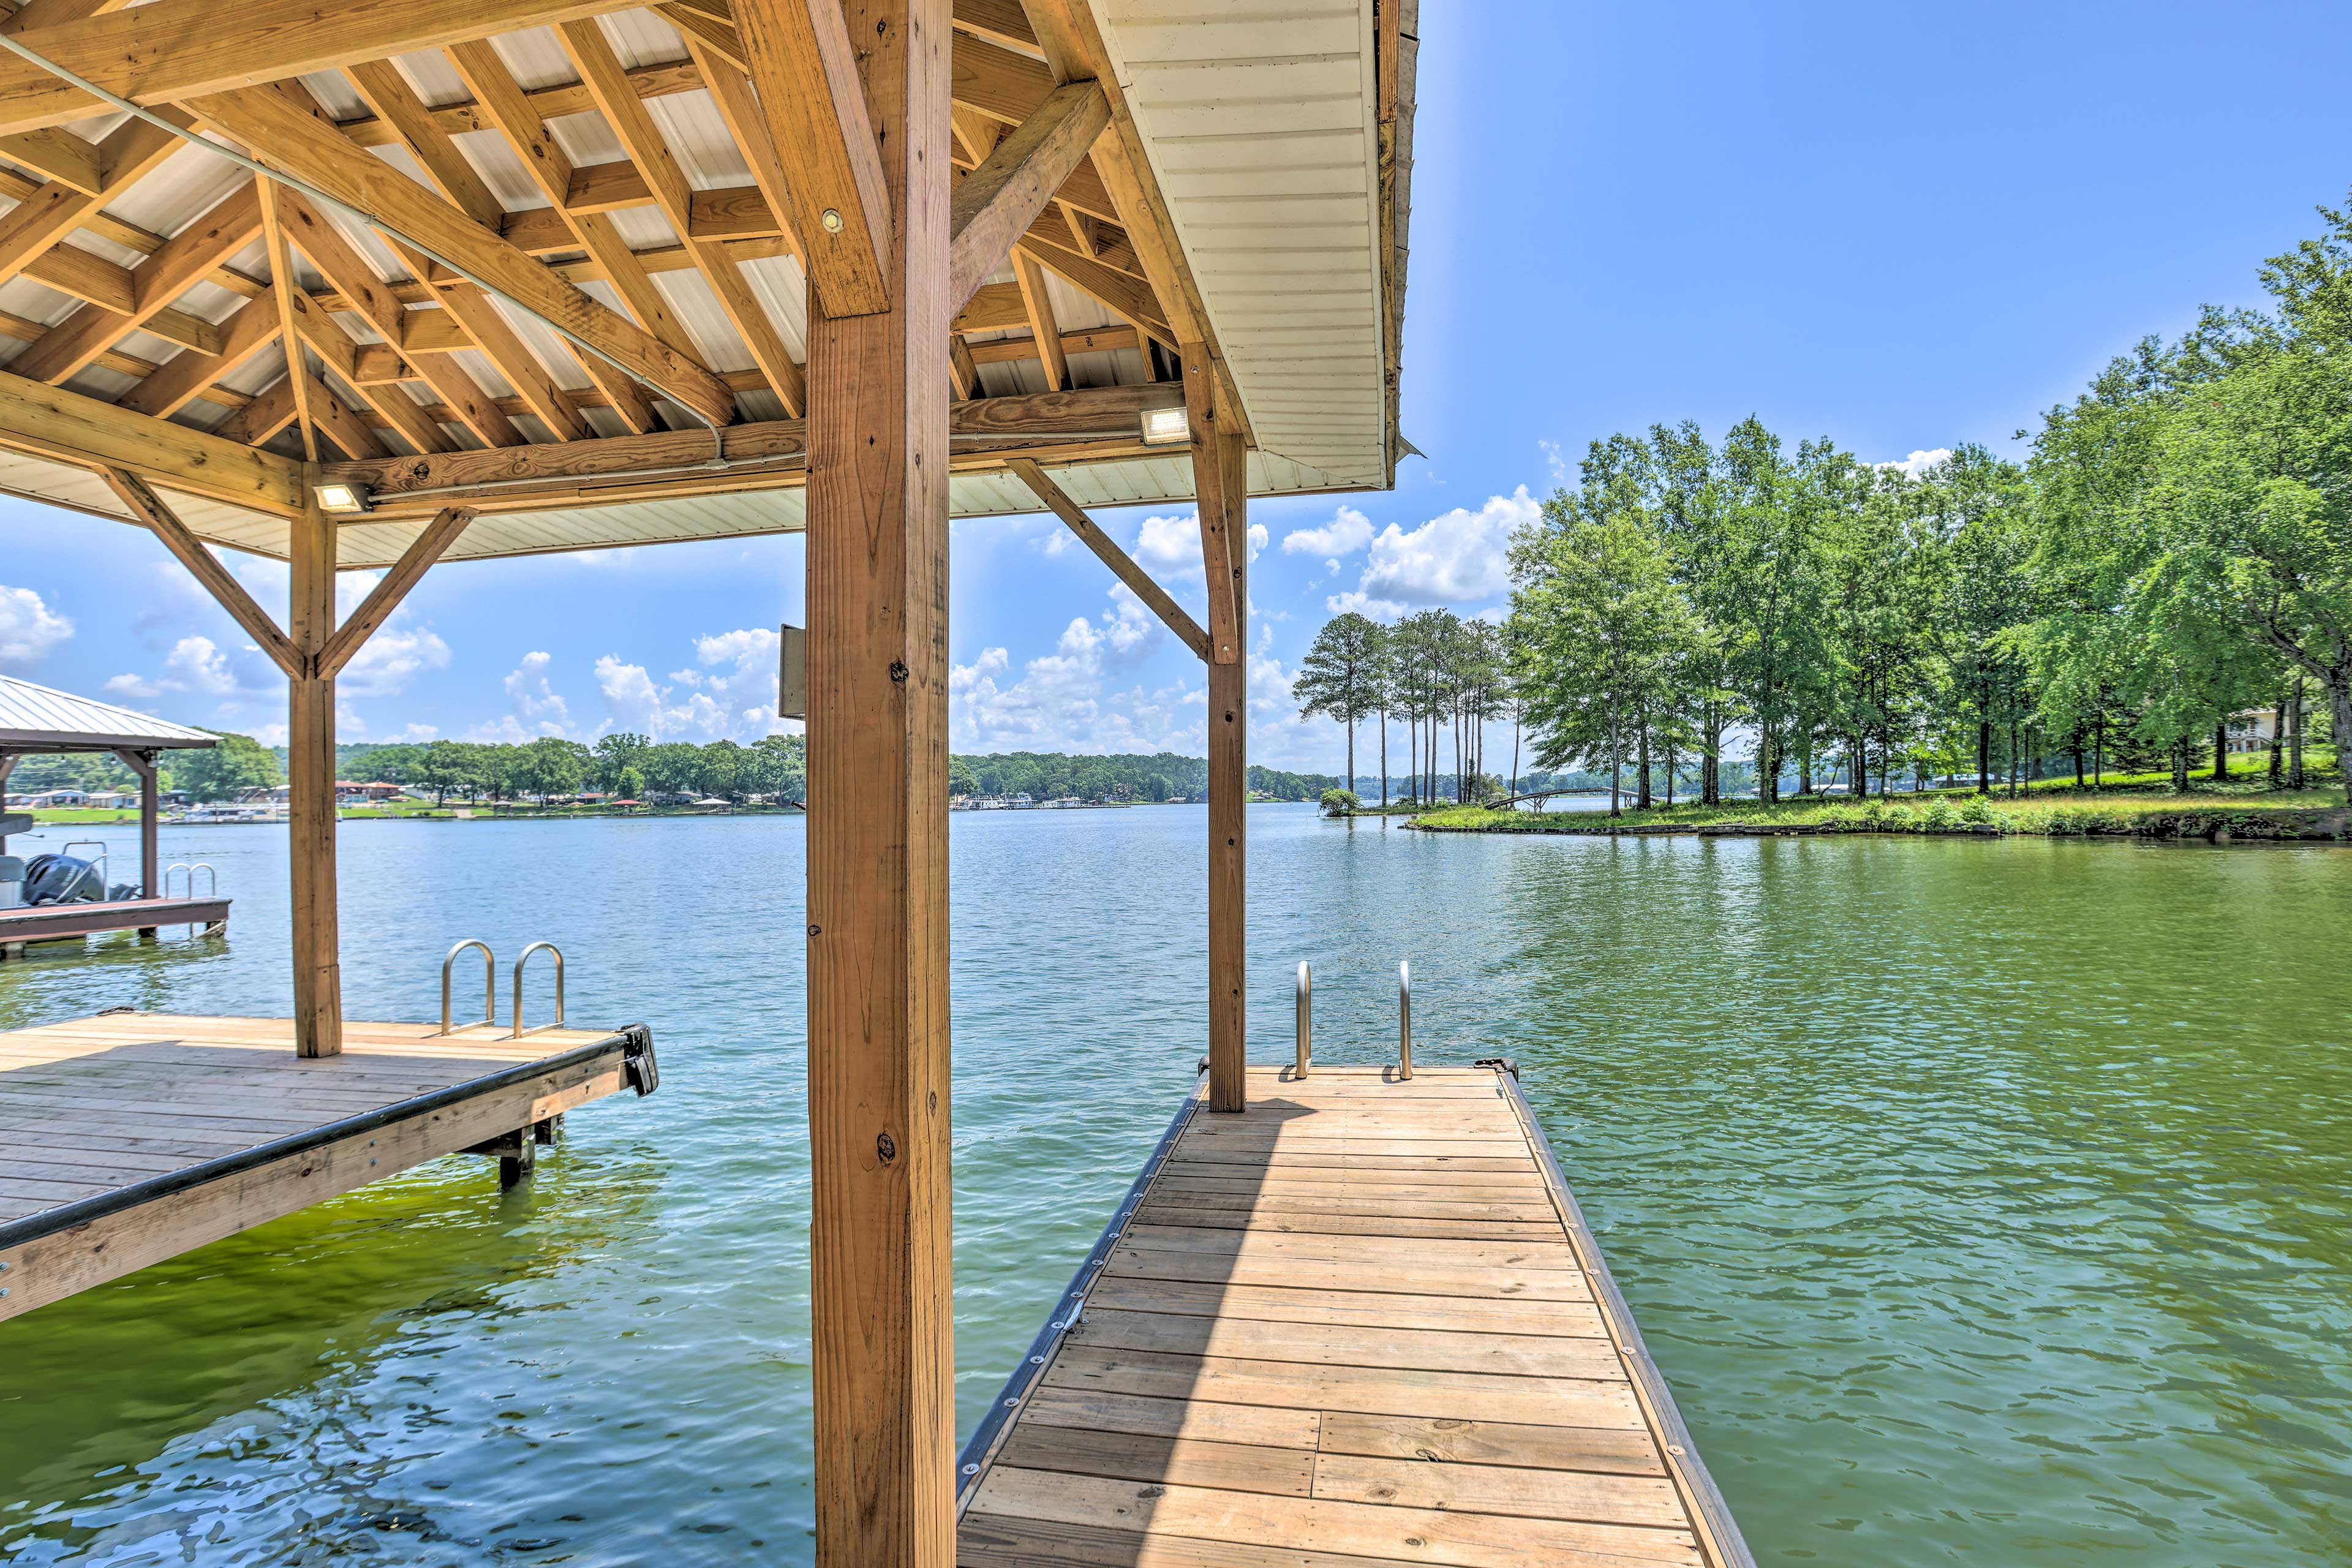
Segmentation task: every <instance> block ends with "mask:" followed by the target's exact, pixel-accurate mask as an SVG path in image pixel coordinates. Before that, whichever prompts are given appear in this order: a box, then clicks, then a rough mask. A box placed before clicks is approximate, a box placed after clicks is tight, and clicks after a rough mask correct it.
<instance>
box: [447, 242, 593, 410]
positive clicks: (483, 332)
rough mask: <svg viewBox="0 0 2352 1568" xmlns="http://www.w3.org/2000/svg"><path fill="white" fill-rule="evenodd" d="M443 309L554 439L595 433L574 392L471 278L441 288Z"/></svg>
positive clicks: (496, 302)
mask: <svg viewBox="0 0 2352 1568" xmlns="http://www.w3.org/2000/svg"><path fill="white" fill-rule="evenodd" d="M441 308H442V309H443V310H446V311H448V313H449V314H450V315H451V316H452V317H454V318H455V319H456V321H457V324H458V325H459V326H461V327H463V328H464V329H465V330H466V335H467V336H468V337H470V338H472V339H473V340H474V346H475V347H476V348H478V349H479V350H480V351H481V352H482V353H483V355H484V357H486V358H488V360H489V362H490V363H492V364H494V365H496V366H497V367H498V371H499V374H500V375H502V376H504V377H506V379H507V381H508V383H509V384H511V385H512V386H513V387H514V389H515V392H516V394H517V395H520V397H521V398H522V400H523V403H524V405H526V406H528V407H529V408H530V411H531V412H532V413H533V414H535V415H537V416H539V422H540V423H541V424H542V425H544V426H547V427H548V429H550V430H551V431H553V432H554V434H555V438H556V439H557V440H559V441H582V440H587V439H589V438H591V437H593V436H594V435H595V434H596V432H595V430H594V429H593V427H592V426H590V425H589V423H588V421H587V420H585V419H583V418H582V417H581V416H580V409H579V405H577V404H575V403H574V402H573V401H572V394H571V393H570V392H569V391H567V390H565V389H564V388H563V387H562V386H560V385H558V384H556V380H555V378H554V377H553V376H552V375H550V374H548V372H547V367H546V366H545V365H543V364H541V363H540V362H539V356H538V355H536V354H534V353H531V351H530V344H528V343H526V342H523V340H522V334H521V333H520V332H518V331H515V330H514V327H513V325H512V324H511V323H510V322H509V321H507V319H506V316H505V315H504V313H503V312H501V311H500V310H499V305H498V301H497V300H493V299H491V298H490V297H489V296H488V294H485V293H483V292H482V291H481V290H480V289H477V288H475V287H474V286H473V285H472V284H471V283H458V284H454V285H452V286H451V287H449V288H447V289H443V290H442V291H441ZM518 439H520V437H518ZM491 444H492V445H493V446H498V445H504V444H506V443H500V442H493V443H491Z"/></svg>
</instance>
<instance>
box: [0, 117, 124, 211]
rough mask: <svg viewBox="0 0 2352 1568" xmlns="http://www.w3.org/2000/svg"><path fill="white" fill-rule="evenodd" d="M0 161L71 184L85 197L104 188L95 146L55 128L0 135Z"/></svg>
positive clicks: (95, 193) (104, 166) (102, 162)
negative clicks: (16, 164)
mask: <svg viewBox="0 0 2352 1568" xmlns="http://www.w3.org/2000/svg"><path fill="white" fill-rule="evenodd" d="M0 158H6V159H8V160H10V161H11V162H13V163H20V164H22V165H23V166H24V167H26V168H27V169H30V170H32V171H34V172H35V173H37V174H39V175H41V177H42V178H44V179H49V180H56V181H58V182H59V183H60V184H67V185H70V186H72V187H73V188H74V189H75V190H77V191H79V192H81V193H82V194H83V195H89V196H94V195H100V193H101V192H103V191H104V190H105V189H106V176H105V169H106V165H105V163H104V161H103V160H102V159H100V157H99V155H98V147H97V145H96V144H95V143H93V142H85V141H83V140H82V139H81V138H80V137H79V136H77V135H75V134H74V133H73V132H70V131H61V130H58V128H57V127H55V126H51V127H49V128H47V130H42V131H19V132H16V134H15V135H13V136H0Z"/></svg>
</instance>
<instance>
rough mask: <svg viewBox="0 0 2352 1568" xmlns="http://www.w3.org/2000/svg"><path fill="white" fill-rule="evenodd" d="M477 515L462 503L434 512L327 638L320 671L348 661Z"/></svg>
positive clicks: (338, 668) (331, 672)
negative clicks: (398, 557)
mask: <svg viewBox="0 0 2352 1568" xmlns="http://www.w3.org/2000/svg"><path fill="white" fill-rule="evenodd" d="M477 515H478V514H477V513H476V512H475V511H474V510H473V509H472V508H470V507H462V506H453V507H444V508H443V509H442V510H440V511H438V512H436V513H435V514H434V518H433V521H430V522H428V523H426V524H425V530H424V531H423V532H421V533H419V534H418V535H417V536H416V537H415V540H413V541H411V542H410V543H409V546H408V548H407V549H405V550H404V551H402V552H400V559H399V560H397V561H395V562H394V563H392V566H391V568H390V569H389V570H388V571H386V572H385V573H384V574H383V578H382V579H381V580H379V581H378V582H377V584H376V585H375V586H374V587H373V589H371V590H370V591H369V593H368V596H367V597H366V598H364V599H362V600H361V601H360V603H359V607H358V608H357V609H354V610H353V611H352V614H351V618H350V619H348V620H346V621H345V622H344V623H343V624H342V625H341V626H339V627H337V628H336V630H335V635H334V636H332V637H329V638H328V639H327V646H326V647H325V648H324V649H322V650H321V651H320V656H319V671H320V674H322V675H327V676H335V675H339V674H341V672H342V668H343V666H345V665H347V664H349V663H351V661H352V655H354V654H356V653H358V652H359V651H360V648H361V647H362V646H363V645H364V644H365V643H366V642H367V640H368V638H370V637H373V636H374V635H375V631H376V628H377V627H378V626H382V625H383V623H384V622H385V621H387V620H389V619H391V618H392V613H393V611H394V610H396V609H398V608H399V607H400V602H401V601H402V600H403V599H404V598H406V597H407V596H408V591H409V590H410V589H411V588H414V587H415V586H416V584H417V583H418V582H419V581H420V580H421V579H422V578H423V577H424V575H425V571H426V569H427V568H429V567H430V566H431V565H432V564H433V563H435V562H436V561H438V560H440V559H441V557H442V556H443V555H444V554H445V553H446V552H447V551H448V549H449V547H450V546H451V545H453V544H455V543H457V536H458V535H459V534H461V533H463V532H465V531H466V525H467V523H469V522H471V521H474V519H475V517H476V516H477Z"/></svg>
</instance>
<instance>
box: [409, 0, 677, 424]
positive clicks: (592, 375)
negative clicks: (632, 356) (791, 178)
mask: <svg viewBox="0 0 2352 1568" xmlns="http://www.w3.org/2000/svg"><path fill="white" fill-rule="evenodd" d="M448 57H449V63H450V64H451V65H452V66H453V67H455V68H456V69H457V74H458V76H459V77H460V78H462V79H464V81H465V83H466V85H467V87H468V88H470V89H472V90H473V93H474V97H475V99H476V100H477V101H478V103H479V104H480V105H481V106H482V109H483V110H484V112H485V113H486V114H487V116H488V124H489V125H490V126H491V127H492V128H494V129H496V130H498V131H499V132H502V133H503V134H504V135H505V136H506V139H507V142H508V143H509V145H510V146H512V147H513V148H514V150H515V153H516V155H517V157H518V158H520V161H521V163H522V165H523V168H524V170H525V171H526V172H527V173H528V174H530V177H531V179H532V180H533V181H534V182H535V183H537V184H538V185H539V188H540V191H541V194H542V195H545V196H546V197H547V199H548V200H549V201H550V202H551V203H552V204H553V210H554V212H555V213H556V216H557V217H558V219H559V221H560V222H561V223H562V226H563V227H564V228H565V229H566V230H568V231H569V232H570V234H571V235H572V238H573V239H574V240H576V241H578V243H579V245H580V247H581V248H583V249H584V250H586V251H587V252H588V254H589V257H590V258H592V259H593V261H594V262H595V264H596V266H597V268H598V272H599V275H600V276H602V277H603V278H604V279H605V280H606V281H607V282H609V283H611V284H612V285H613V287H614V290H615V291H616V292H617V293H619V295H620V296H621V302H622V303H623V304H624V305H625V306H627V307H628V309H629V310H632V311H634V312H635V315H636V318H637V320H638V321H640V322H642V323H643V324H644V325H645V327H646V329H647V330H648V331H651V332H652V333H653V334H654V336H655V337H656V339H657V340H659V341H660V342H664V343H667V344H669V345H670V346H672V347H673V348H682V347H683V346H684V345H685V344H686V342H687V341H688V340H687V334H686V329H685V327H684V325H683V324H682V323H680V322H679V321H677V319H676V318H675V317H674V316H673V315H672V314H671V313H670V309H669V304H668V301H667V300H664V299H663V298H662V297H661V291H660V290H659V289H656V288H655V287H654V282H653V279H651V278H649V277H647V276H646V269H645V268H644V267H642V266H641V265H639V263H638V261H637V258H636V257H635V255H633V254H632V253H631V252H630V250H629V247H628V244H627V242H626V241H625V240H624V239H623V238H622V237H621V235H620V231H619V230H618V229H616V228H614V226H613V225H612V223H611V222H610V220H608V219H605V218H602V217H598V216H593V215H588V214H574V213H572V212H570V211H568V210H567V209H566V208H565V206H564V203H565V202H566V200H567V199H568V198H569V196H570V194H571V189H572V173H573V171H572V159H571V157H570V155H569V154H567V153H565V152H564V151H563V147H562V143H561V142H557V141H556V139H555V136H554V134H553V132H550V131H549V130H548V128H547V122H546V121H545V120H544V119H543V118H541V113H540V110H539V106H538V102H537V100H536V99H535V98H534V96H533V95H531V94H530V93H526V92H524V91H523V89H522V84H521V83H520V82H518V81H517V80H515V78H514V73H513V72H512V71H510V70H509V69H508V68H507V65H506V61H505V60H504V59H503V58H500V57H499V53H498V51H497V50H496V49H493V48H492V47H490V46H489V45H488V44H487V43H473V44H461V45H459V46H457V47H455V48H452V49H450V50H449V51H448ZM581 91H582V93H583V96H586V97H587V100H588V101H587V106H589V107H593V103H594V99H593V95H588V94H587V89H586V88H585V87H583V88H582V89H581ZM577 357H578V359H579V362H580V366H581V368H582V369H583V370H584V371H585V372H587V374H588V379H589V380H591V381H592V382H593V383H595V384H596V385H597V387H599V388H600V389H601V390H602V391H603V392H604V395H605V397H606V399H607V400H608V401H609V403H610V405H611V406H612V407H613V408H614V410H615V411H617V412H618V413H619V414H620V416H621V417H622V419H623V421H624V422H625V423H626V424H627V425H628V426H629V428H631V429H632V430H635V431H638V432H640V433H644V432H648V431H654V430H658V429H660V428H661V420H660V419H659V418H658V417H657V416H656V415H655V413H654V408H653V405H652V403H651V402H649V401H648V400H647V399H646V395H645V393H644V392H643V391H642V390H640V389H639V387H638V386H637V384H635V382H634V381H633V380H631V379H630V378H629V377H628V376H625V375H624V374H620V372H619V371H618V370H617V369H616V368H615V367H614V366H613V365H612V364H610V363H606V362H605V361H604V360H602V359H600V358H598V357H597V356H596V355H594V354H591V353H579V354H578V356H577Z"/></svg>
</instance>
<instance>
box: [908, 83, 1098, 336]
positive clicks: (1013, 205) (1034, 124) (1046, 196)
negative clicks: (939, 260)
mask: <svg viewBox="0 0 2352 1568" xmlns="http://www.w3.org/2000/svg"><path fill="white" fill-rule="evenodd" d="M1109 121H1110V104H1109V101H1108V100H1106V99H1105V98H1104V97H1103V93H1102V89H1100V88H1099V87H1097V86H1096V85H1095V84H1094V83H1092V82H1074V83H1072V84H1070V85H1069V86H1067V87H1061V88H1056V89H1054V91H1053V93H1052V94H1051V95H1049V96H1048V97H1047V98H1046V100H1045V102H1044V103H1043V104H1041V105H1039V106H1038V109H1037V112H1036V113H1034V114H1033V115H1031V116H1030V117H1029V118H1028V119H1027V120H1025V121H1022V123H1021V125H1020V126H1019V128H1017V129H1016V130H1015V131H1014V132H1013V134H1012V135H1010V136H1007V137H1006V138H1004V139H1003V141H1002V142H998V143H997V144H996V147H995V149H994V150H993V151H992V152H991V153H989V154H988V156H987V157H986V158H985V159H983V160H982V163H981V165H980V167H978V168H977V169H974V170H973V171H972V172H971V174H968V175H966V176H965V177H964V179H963V181H962V183H961V184H959V185H957V187H956V191H955V196H954V199H953V201H952V203H951V205H950V219H949V227H950V234H951V235H952V239H951V240H950V249H949V253H948V303H949V304H950V306H951V307H958V308H960V307H961V306H962V304H963V302H964V301H965V300H969V299H971V296H972V294H973V292H974V291H975V290H977V289H979V288H980V286H981V284H982V283H983V282H985V281H986V280H987V279H988V275H989V274H990V273H992V272H993V271H995V270H996V269H997V268H998V267H1000V266H1002V265H1003V261H1004V258H1005V257H1006V256H1007V255H1009V254H1010V253H1011V252H1012V249H1013V241H1015V240H1016V239H1018V238H1020V237H1022V236H1023V235H1024V234H1026V233H1027V232H1028V230H1029V226H1030V225H1032V224H1034V223H1035V222H1036V221H1037V219H1038V218H1039V216H1041V215H1043V214H1044V213H1045V209H1046V206H1047V204H1049V203H1050V202H1052V200H1053V199H1054V193H1055V191H1057V190H1059V189H1060V188H1061V185H1062V182H1063V181H1064V180H1065V179H1066V178H1068V177H1069V174H1070V171H1071V170H1073V169H1075V168H1076V167H1077V165H1078V163H1079V161H1080V160H1081V159H1083V158H1085V157H1086V156H1087V149H1088V147H1090V146H1091V145H1092V144H1093V143H1094V142H1095V139H1096V138H1097V137H1098V136H1099V135H1101V133H1102V132H1103V129H1104V127H1105V126H1106V125H1108V123H1109Z"/></svg>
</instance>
